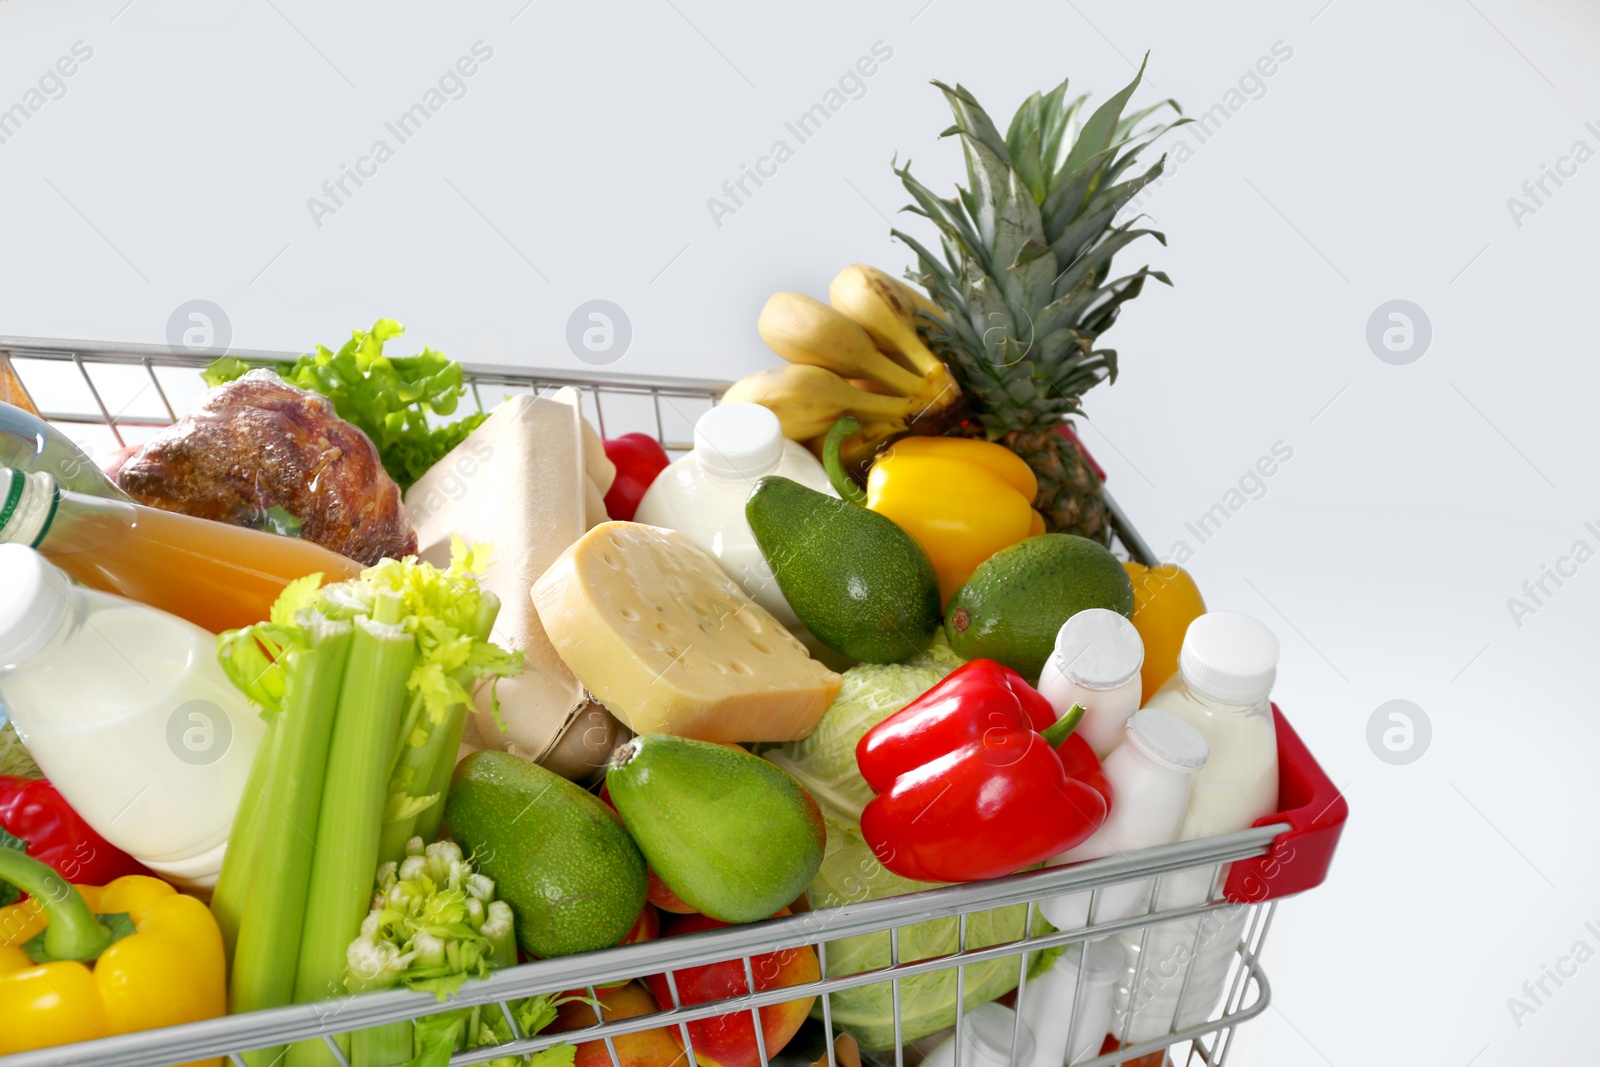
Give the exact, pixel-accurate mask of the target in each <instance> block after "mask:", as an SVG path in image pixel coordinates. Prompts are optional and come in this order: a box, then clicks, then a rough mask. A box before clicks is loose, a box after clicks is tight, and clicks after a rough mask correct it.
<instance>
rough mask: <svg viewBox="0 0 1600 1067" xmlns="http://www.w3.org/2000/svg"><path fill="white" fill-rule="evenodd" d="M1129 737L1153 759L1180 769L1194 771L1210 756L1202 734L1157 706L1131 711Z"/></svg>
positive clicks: (1208, 747)
mask: <svg viewBox="0 0 1600 1067" xmlns="http://www.w3.org/2000/svg"><path fill="white" fill-rule="evenodd" d="M1128 740H1129V741H1132V742H1133V744H1134V745H1135V747H1137V748H1138V749H1139V751H1140V752H1143V753H1144V754H1145V755H1146V756H1149V757H1150V758H1151V759H1153V760H1155V761H1156V762H1158V763H1165V764H1166V765H1167V766H1169V767H1172V768H1173V769H1175V770H1180V771H1197V770H1199V769H1200V768H1201V767H1204V766H1205V765H1206V760H1207V759H1209V758H1210V756H1211V746H1210V745H1208V744H1206V739H1205V735H1204V734H1202V733H1201V732H1200V731H1199V730H1196V729H1195V728H1194V727H1193V726H1190V725H1189V724H1188V723H1186V722H1184V721H1183V720H1182V719H1180V718H1178V717H1177V716H1176V715H1174V714H1172V713H1171V712H1167V711H1162V710H1161V709H1160V708H1145V709H1144V710H1142V711H1136V712H1134V713H1133V716H1132V718H1130V719H1129V720H1128Z"/></svg>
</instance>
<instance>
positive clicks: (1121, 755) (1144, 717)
mask: <svg viewBox="0 0 1600 1067" xmlns="http://www.w3.org/2000/svg"><path fill="white" fill-rule="evenodd" d="M1119 618H1120V616H1119ZM1127 736H1128V741H1127V743H1126V744H1123V745H1118V746H1117V747H1116V749H1115V750H1113V751H1112V753H1111V755H1110V756H1108V757H1107V758H1106V762H1105V772H1106V777H1107V778H1108V779H1109V780H1110V782H1111V795H1112V797H1113V798H1114V801H1113V803H1112V805H1111V812H1110V814H1109V815H1107V816H1106V821H1105V822H1104V823H1103V824H1102V825H1101V827H1100V829H1098V830H1096V831H1095V832H1094V833H1093V834H1091V835H1090V836H1089V838H1088V839H1087V840H1086V841H1084V842H1083V843H1082V844H1080V845H1078V846H1077V847H1076V848H1072V849H1068V850H1067V851H1066V852H1063V853H1061V854H1060V855H1058V856H1055V857H1052V858H1051V859H1050V860H1049V861H1048V865H1049V866H1051V867H1059V866H1062V865H1063V864H1068V863H1078V862H1080V861H1082V860H1094V859H1100V858H1101V857H1104V856H1120V855H1123V854H1125V853H1129V852H1134V851H1137V850H1138V849H1141V848H1152V847H1154V846H1156V845H1169V844H1171V843H1172V842H1173V841H1176V840H1177V839H1178V830H1179V828H1180V827H1181V826H1182V825H1183V817H1184V812H1185V810H1186V809H1187V808H1188V806H1189V783H1190V780H1191V779H1192V778H1193V777H1194V775H1195V774H1196V773H1197V772H1198V771H1199V770H1200V768H1202V767H1204V766H1205V765H1206V754H1207V749H1206V739H1205V738H1204V737H1202V736H1200V732H1199V731H1198V730H1196V729H1195V728H1194V727H1193V726H1190V725H1189V724H1188V723H1186V722H1184V721H1183V720H1182V719H1180V718H1178V717H1177V716H1176V715H1171V714H1169V713H1167V712H1165V711H1160V710H1158V709H1155V708H1146V709H1145V710H1143V711H1140V712H1136V713H1135V714H1134V716H1133V717H1132V718H1131V719H1129V720H1128V724H1127ZM1151 884H1152V883H1151V881H1150V880H1144V881H1132V882H1119V883H1118V884H1116V885H1111V886H1106V887H1105V888H1104V889H1102V890H1100V892H1099V896H1098V898H1097V899H1096V900H1095V901H1094V904H1095V911H1094V916H1093V920H1094V921H1095V922H1097V923H1103V922H1115V921H1116V920H1118V919H1126V918H1127V917H1128V916H1130V915H1136V914H1138V913H1139V912H1141V911H1143V910H1144V909H1145V907H1146V906H1147V905H1148V904H1149V900H1150V887H1151ZM1091 895H1092V894H1090V893H1088V892H1083V893H1069V894H1065V895H1063V896H1059V897H1050V898H1049V899H1047V900H1043V901H1040V902H1039V910H1040V911H1041V912H1043V913H1044V917H1045V918H1046V919H1049V920H1050V922H1051V924H1052V925H1054V926H1055V927H1056V929H1058V930H1077V929H1080V928H1082V927H1083V926H1084V925H1086V924H1087V923H1088V922H1089V920H1090V915H1089V903H1090V897H1091Z"/></svg>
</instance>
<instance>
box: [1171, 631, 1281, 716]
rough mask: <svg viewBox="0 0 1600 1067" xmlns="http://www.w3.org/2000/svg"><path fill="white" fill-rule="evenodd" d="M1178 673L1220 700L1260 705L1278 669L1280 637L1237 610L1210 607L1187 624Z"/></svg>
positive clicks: (1206, 695)
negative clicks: (1210, 608) (1217, 609)
mask: <svg viewBox="0 0 1600 1067" xmlns="http://www.w3.org/2000/svg"><path fill="white" fill-rule="evenodd" d="M1178 673H1179V674H1181V675H1182V676H1183V680H1184V682H1185V683H1187V684H1188V686H1189V688H1190V689H1193V690H1194V691H1195V692H1197V693H1199V694H1200V695H1201V696H1204V697H1210V698H1211V699H1212V700H1217V701H1221V702H1222V703H1224V704H1246V705H1248V704H1259V703H1260V702H1261V701H1263V700H1265V699H1267V695H1268V694H1269V693H1271V692H1272V682H1273V679H1275V678H1276V677H1277V674H1278V639H1277V638H1276V637H1275V636H1273V633H1272V631H1271V630H1269V629H1267V628H1266V627H1265V626H1263V625H1262V624H1261V623H1259V622H1257V621H1256V620H1255V619H1252V618H1251V617H1250V616H1248V615H1241V614H1239V613H1238V612H1236V611H1210V612H1207V613H1206V614H1204V615H1202V616H1200V617H1199V618H1198V619H1196V620H1194V622H1191V623H1190V624H1189V630H1188V632H1187V633H1185V634H1184V635H1183V649H1182V651H1180V652H1179V653H1178Z"/></svg>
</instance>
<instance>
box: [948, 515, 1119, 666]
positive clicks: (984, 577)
mask: <svg viewBox="0 0 1600 1067" xmlns="http://www.w3.org/2000/svg"><path fill="white" fill-rule="evenodd" d="M1085 608H1108V609H1110V610H1111V611H1115V612H1117V613H1118V614H1119V615H1124V616H1126V617H1128V618H1130V619H1131V618H1133V583H1132V582H1131V581H1130V580H1129V579H1128V572H1127V571H1126V570H1124V569H1123V566H1122V564H1121V563H1120V562H1118V560H1117V558H1116V557H1115V556H1113V555H1112V554H1111V553H1110V552H1108V551H1106V550H1105V549H1104V548H1103V547H1101V546H1100V545H1099V544H1098V543H1097V542H1094V541H1091V540H1089V539H1088V538H1086V537H1079V536H1077V535H1076V534H1040V535H1039V536H1037V537H1030V538H1028V539H1026V540H1024V541H1018V542H1017V543H1016V544H1014V545H1011V546H1009V547H1007V548H1002V549H1001V550H1000V551H999V552H996V553H995V554H994V555H992V556H990V557H989V558H988V559H986V560H984V561H983V562H982V563H980V564H979V565H978V569H977V570H975V571H973V572H972V577H971V578H968V579H967V583H966V584H965V585H963V586H962V587H961V588H960V589H958V590H956V595H955V596H953V597H951V598H950V603H949V604H948V605H946V607H945V623H944V628H945V633H946V634H947V635H948V636H949V638H950V648H951V650H952V651H954V652H955V653H956V654H957V655H958V656H961V657H962V658H963V659H979V658H983V659H992V660H997V661H999V662H1000V663H1004V664H1005V665H1006V666H1007V667H1010V668H1011V669H1012V670H1014V671H1016V672H1017V673H1018V674H1020V675H1022V676H1023V677H1024V678H1026V679H1028V680H1029V681H1030V682H1033V681H1037V680H1038V678H1039V672H1040V671H1042V670H1044V665H1045V661H1046V660H1048V659H1049V658H1050V653H1051V651H1052V650H1053V649H1054V648H1055V643H1056V631H1058V630H1060V629H1061V624H1062V623H1064V622H1066V621H1067V620H1068V619H1070V618H1071V617H1072V616H1074V615H1076V614H1077V613H1078V612H1080V611H1082V610H1084V609H1085Z"/></svg>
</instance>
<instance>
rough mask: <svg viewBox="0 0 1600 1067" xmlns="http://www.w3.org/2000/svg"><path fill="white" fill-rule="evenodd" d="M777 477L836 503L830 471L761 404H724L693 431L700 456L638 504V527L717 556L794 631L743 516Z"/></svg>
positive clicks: (670, 472)
mask: <svg viewBox="0 0 1600 1067" xmlns="http://www.w3.org/2000/svg"><path fill="white" fill-rule="evenodd" d="M768 474H778V475H782V476H783V477H785V478H790V479H792V480H794V481H797V482H799V483H800V484H801V485H804V486H806V487H808V488H810V489H815V490H817V491H818V492H822V493H827V494H828V495H829V496H833V497H837V496H838V495H839V494H838V493H836V492H835V491H834V489H833V486H832V484H831V483H830V482H829V481H828V472H827V471H826V470H824V469H823V467H822V464H821V463H820V462H819V461H818V460H817V458H816V457H815V456H813V455H812V454H811V453H810V452H808V451H806V449H805V446H803V445H800V444H797V443H796V442H794V441H788V440H785V439H784V436H783V430H782V428H781V427H780V426H779V425H778V417H777V416H776V415H774V414H773V413H772V412H771V411H769V410H767V409H766V408H764V407H762V406H761V405H760V404H746V403H738V402H735V403H727V404H719V405H717V406H716V407H714V408H712V409H711V410H710V411H708V412H706V413H705V414H704V415H702V416H700V420H699V421H698V422H696V423H695V424H694V450H693V451H692V452H690V453H689V454H688V455H687V456H684V457H683V458H681V459H679V460H677V461H676V462H675V463H673V464H672V465H671V466H670V467H668V468H667V469H666V470H664V471H662V472H661V473H660V474H659V475H658V476H657V477H656V480H655V481H654V482H652V483H651V484H650V488H649V490H648V491H646V493H645V494H644V499H643V500H641V501H639V510H638V511H637V512H636V513H635V514H634V517H633V518H634V521H635V522H642V523H645V524H647V525H650V526H662V527H665V528H666V529H669V530H677V531H678V532H679V533H681V534H683V535H684V536H686V537H688V538H689V539H690V540H691V541H693V542H694V543H695V544H697V545H699V546H700V547H701V548H703V549H705V550H706V551H707V552H709V553H711V554H712V555H713V556H715V557H716V559H717V562H718V563H720V564H722V569H723V570H724V571H726V572H727V573H728V577H729V578H732V579H733V580H734V581H735V582H737V583H738V584H739V587H740V588H741V589H743V590H744V592H745V594H746V595H748V596H749V597H750V598H751V599H753V600H754V601H755V602H756V603H758V604H760V605H761V606H762V607H764V608H766V609H767V610H768V611H769V612H771V613H772V615H773V616H774V617H775V618H776V619H777V620H778V621H779V622H781V623H783V625H784V626H786V627H787V628H789V629H790V630H798V629H799V628H800V619H799V617H798V616H796V615H795V613H794V609H792V608H790V607H789V602H788V601H787V600H785V599H784V596H783V592H782V591H781V590H779V588H778V582H777V579H775V578H774V577H773V574H772V568H771V567H770V566H769V565H768V564H767V560H766V557H765V556H763V555H762V554H761V548H760V546H759V545H757V544H756V535H755V534H754V533H753V532H752V531H751V529H750V523H749V522H748V521H747V520H746V519H745V517H744V504H745V501H746V500H747V499H748V498H749V496H750V490H751V489H753V488H754V487H755V484H756V480H757V479H759V478H761V477H763V476H765V475H768Z"/></svg>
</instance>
